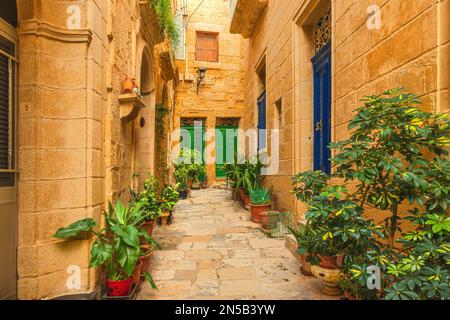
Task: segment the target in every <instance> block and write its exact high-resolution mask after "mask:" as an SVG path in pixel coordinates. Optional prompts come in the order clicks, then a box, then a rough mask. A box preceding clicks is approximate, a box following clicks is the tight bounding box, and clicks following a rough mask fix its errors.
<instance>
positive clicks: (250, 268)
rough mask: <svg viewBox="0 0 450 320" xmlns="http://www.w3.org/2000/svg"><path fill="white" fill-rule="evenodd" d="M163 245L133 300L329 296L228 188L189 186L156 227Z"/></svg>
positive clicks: (156, 232)
mask: <svg viewBox="0 0 450 320" xmlns="http://www.w3.org/2000/svg"><path fill="white" fill-rule="evenodd" d="M155 237H156V239H157V240H158V241H160V244H161V245H162V247H163V250H161V251H155V253H154V256H153V259H152V265H151V267H150V270H151V274H152V276H153V278H154V280H155V282H156V283H157V285H158V287H159V291H155V290H152V289H151V287H150V285H149V284H148V283H145V284H144V285H143V286H142V289H141V292H140V293H139V296H138V299H141V300H144V299H192V300H198V299H234V300H236V299H269V300H270V299H307V300H310V299H330V297H329V296H325V295H324V294H322V293H321V292H320V282H319V280H317V279H315V278H314V277H306V276H304V275H302V274H301V273H300V270H299V263H298V262H297V261H296V259H295V258H294V257H293V255H292V254H291V253H290V252H289V251H288V250H287V249H286V248H285V244H284V240H283V239H270V238H268V237H267V236H266V235H265V234H263V232H262V231H261V230H260V229H259V225H258V224H255V223H253V222H251V220H250V214H249V212H248V211H246V210H244V209H242V208H241V207H240V206H239V205H238V204H237V203H234V202H233V200H232V199H231V194H230V191H227V190H221V189H206V190H199V191H192V198H189V199H187V200H182V201H180V202H179V203H178V205H177V207H176V210H175V219H174V223H173V224H172V225H168V226H162V227H158V228H157V229H156V230H155Z"/></svg>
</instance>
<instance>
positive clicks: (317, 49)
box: [311, 8, 331, 174]
mask: <svg viewBox="0 0 450 320" xmlns="http://www.w3.org/2000/svg"><path fill="white" fill-rule="evenodd" d="M311 62H312V64H313V70H314V85H313V88H314V170H321V171H323V172H325V173H327V174H331V162H330V158H331V150H330V149H329V148H328V146H329V144H330V143H331V8H330V9H328V11H327V12H326V13H325V15H324V16H323V17H321V18H320V19H319V21H318V22H317V23H316V25H315V27H314V56H313V58H312V59H311Z"/></svg>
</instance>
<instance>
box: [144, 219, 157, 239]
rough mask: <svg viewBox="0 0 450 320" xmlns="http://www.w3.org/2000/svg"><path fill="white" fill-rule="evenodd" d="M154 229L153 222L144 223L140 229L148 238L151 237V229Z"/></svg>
mask: <svg viewBox="0 0 450 320" xmlns="http://www.w3.org/2000/svg"><path fill="white" fill-rule="evenodd" d="M154 227H155V220H150V221H146V222H145V223H144V224H143V225H142V229H144V230H145V231H147V234H148V235H149V236H152V234H153V228H154Z"/></svg>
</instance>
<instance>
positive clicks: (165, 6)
mask: <svg viewBox="0 0 450 320" xmlns="http://www.w3.org/2000/svg"><path fill="white" fill-rule="evenodd" d="M148 2H149V5H150V6H151V7H152V8H153V9H154V10H155V12H156V14H157V15H158V17H159V22H160V24H161V27H162V28H163V29H164V31H165V32H166V33H167V34H168V35H169V37H170V41H171V43H172V46H173V47H176V46H177V45H178V43H179V41H180V33H179V31H178V29H177V26H176V24H175V21H174V19H173V13H172V2H171V0H148Z"/></svg>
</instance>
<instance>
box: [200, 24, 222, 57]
mask: <svg viewBox="0 0 450 320" xmlns="http://www.w3.org/2000/svg"><path fill="white" fill-rule="evenodd" d="M195 60H197V61H208V62H218V61H219V34H218V33H216V32H206V31H197V33H196V42H195Z"/></svg>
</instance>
